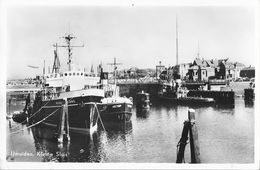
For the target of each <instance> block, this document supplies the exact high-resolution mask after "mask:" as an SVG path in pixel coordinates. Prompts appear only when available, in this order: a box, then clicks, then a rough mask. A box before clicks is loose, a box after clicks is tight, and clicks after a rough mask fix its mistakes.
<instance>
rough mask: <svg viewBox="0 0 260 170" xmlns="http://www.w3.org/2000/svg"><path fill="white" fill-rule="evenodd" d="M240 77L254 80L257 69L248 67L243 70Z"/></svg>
mask: <svg viewBox="0 0 260 170" xmlns="http://www.w3.org/2000/svg"><path fill="white" fill-rule="evenodd" d="M240 77H243V78H246V77H248V78H254V77H255V67H251V66H249V67H246V68H243V69H241V71H240Z"/></svg>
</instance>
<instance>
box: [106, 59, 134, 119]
mask: <svg viewBox="0 0 260 170" xmlns="http://www.w3.org/2000/svg"><path fill="white" fill-rule="evenodd" d="M117 64H119V63H116V58H114V63H112V64H111V65H114V84H108V82H107V79H103V80H102V85H103V89H104V92H105V98H103V99H102V100H101V102H102V105H101V118H102V120H103V121H112V122H128V121H130V120H131V116H132V107H133V102H132V100H130V99H129V98H127V97H125V96H124V97H121V96H120V95H119V87H118V86H117V85H116V65H117Z"/></svg>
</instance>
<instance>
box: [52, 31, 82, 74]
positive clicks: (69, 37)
mask: <svg viewBox="0 0 260 170" xmlns="http://www.w3.org/2000/svg"><path fill="white" fill-rule="evenodd" d="M61 38H64V39H65V40H66V43H67V45H57V44H56V45H55V46H54V47H64V48H67V49H68V62H67V64H68V70H69V71H71V65H72V47H84V45H81V46H75V45H71V42H70V41H71V40H72V39H74V38H76V37H74V36H72V34H70V33H68V34H65V36H64V37H61Z"/></svg>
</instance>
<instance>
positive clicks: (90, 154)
mask: <svg viewBox="0 0 260 170" xmlns="http://www.w3.org/2000/svg"><path fill="white" fill-rule="evenodd" d="M32 132H33V137H34V140H35V149H36V153H37V156H40V157H42V161H43V162H49V161H55V162H71V161H72V162H100V161H101V157H100V154H101V152H100V138H99V135H98V134H97V133H93V134H92V135H90V134H88V135H84V134H74V133H71V134H70V137H71V140H70V141H69V142H64V143H62V144H61V143H58V142H57V140H56V139H55V137H54V135H53V134H54V130H53V129H51V128H47V127H44V126H37V127H34V128H32Z"/></svg>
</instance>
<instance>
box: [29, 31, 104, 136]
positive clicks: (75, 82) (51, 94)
mask: <svg viewBox="0 0 260 170" xmlns="http://www.w3.org/2000/svg"><path fill="white" fill-rule="evenodd" d="M62 38H64V39H65V41H66V45H61V46H58V45H57V44H56V45H55V47H56V50H54V55H55V58H54V64H53V69H52V73H51V74H45V67H44V76H43V84H42V86H43V87H42V90H41V91H39V92H38V93H37V94H36V97H35V100H34V102H33V105H32V109H31V110H32V111H31V112H29V115H28V116H29V117H30V116H31V115H33V114H34V116H32V118H33V120H32V121H33V123H37V122H41V123H40V124H42V125H46V126H48V127H53V128H58V125H59V121H60V115H61V113H62V110H61V108H62V106H63V105H64V103H67V108H68V116H67V119H68V124H69V131H71V132H75V133H88V132H93V131H95V130H96V129H97V121H98V115H97V114H98V112H97V111H95V109H97V107H95V104H96V103H101V99H103V98H104V90H103V89H100V84H99V81H100V78H99V77H97V76H95V75H90V74H87V73H86V72H85V71H83V70H80V69H77V68H76V67H75V65H74V64H73V60H72V47H83V46H72V45H71V40H72V39H74V38H76V37H74V36H72V34H70V33H69V34H65V36H64V37H62ZM57 47H65V48H67V50H68V63H67V64H68V69H67V70H66V71H64V72H61V71H60V62H59V58H58V55H57Z"/></svg>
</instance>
